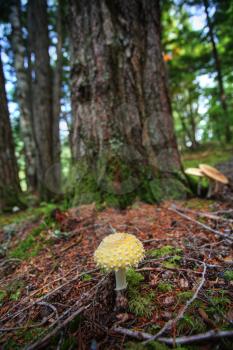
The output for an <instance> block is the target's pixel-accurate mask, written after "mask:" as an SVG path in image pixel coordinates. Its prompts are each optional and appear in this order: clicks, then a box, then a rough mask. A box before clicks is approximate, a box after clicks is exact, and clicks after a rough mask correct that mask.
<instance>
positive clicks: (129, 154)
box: [69, 0, 181, 197]
mask: <svg viewBox="0 0 233 350" xmlns="http://www.w3.org/2000/svg"><path fill="white" fill-rule="evenodd" d="M69 7H70V40H71V48H72V71H71V79H72V80H71V84H72V85H71V93H72V107H73V115H74V134H73V153H74V156H75V159H76V160H77V161H78V164H79V169H80V163H81V162H82V164H85V171H84V174H82V176H83V178H82V180H81V181H80V185H79V186H78V189H79V190H80V191H83V189H84V191H85V190H88V189H87V188H86V187H88V185H89V186H90V187H91V186H93V187H94V188H95V191H97V192H98V191H99V192H100V193H101V194H102V195H103V196H104V197H105V196H106V195H105V193H104V192H105V191H106V192H107V193H108V195H109V192H112V193H116V194H121V195H122V194H125V193H126V192H130V193H131V194H132V193H133V192H134V190H135V187H136V188H137V190H136V192H137V191H138V190H139V188H140V186H139V183H140V177H141V178H142V174H143V176H144V177H145V178H147V179H148V178H150V177H151V178H153V177H157V176H163V177H166V178H167V188H168V187H169V186H168V182H169V179H171V178H172V177H173V176H174V174H175V173H177V172H179V171H180V169H181V163H180V157H179V153H178V150H177V144H176V138H175V135H174V130H173V122H172V116H171V106H170V99H169V93H168V88H167V80H166V73H165V67H164V63H163V59H162V49H161V42H160V39H161V38H160V35H161V31H160V29H161V28H160V9H159V2H158V1H154V2H148V1H143V0H141V1H130V2H125V1H111V2H110V3H109V2H105V1H101V2H100V3H99V2H98V1H82V0H81V1H79V3H77V2H76V1H75V0H70V1H69ZM149 169H151V172H149ZM79 172H80V170H79ZM91 176H92V177H91ZM90 177H91V180H90ZM90 182H91V184H90ZM140 184H141V183H140ZM150 185H151V184H150ZM90 187H89V190H90ZM161 188H162V185H161ZM173 190H174V188H173ZM92 191H93V188H92ZM147 191H148V188H147ZM147 191H145V189H144V191H143V192H144V193H145V192H147ZM134 194H135V193H134ZM154 194H155V192H154ZM79 195H80V194H79ZM108 195H107V196H108ZM145 196H146V195H145ZM155 197H156V194H155Z"/></svg>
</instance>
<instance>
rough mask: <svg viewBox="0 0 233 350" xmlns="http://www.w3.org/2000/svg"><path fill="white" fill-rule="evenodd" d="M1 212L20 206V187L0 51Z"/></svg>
mask: <svg viewBox="0 0 233 350" xmlns="http://www.w3.org/2000/svg"><path fill="white" fill-rule="evenodd" d="M0 106H1V108H0V211H2V210H7V209H10V208H11V207H12V206H13V205H16V204H18V195H19V193H20V185H19V178H18V168H17V162H16V158H15V150H14V143H13V137H12V132H11V125H10V118H9V111H8V105H7V97H6V90H5V79H4V73H3V67H2V61H1V50H0Z"/></svg>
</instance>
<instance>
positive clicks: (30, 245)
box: [8, 224, 47, 260]
mask: <svg viewBox="0 0 233 350" xmlns="http://www.w3.org/2000/svg"><path fill="white" fill-rule="evenodd" d="M46 227H47V226H46V224H41V225H39V226H38V227H37V228H35V229H33V230H32V231H31V233H29V234H28V235H27V237H26V238H25V239H24V240H23V241H21V242H20V243H19V244H18V245H17V247H16V248H14V249H13V250H11V251H10V252H9V254H8V255H9V257H10V258H17V259H21V260H27V259H29V258H31V257H33V256H36V255H37V254H38V253H39V252H40V250H41V249H42V248H43V247H44V244H45V239H44V237H43V236H42V235H41V233H42V232H43V230H44V229H45V228H46Z"/></svg>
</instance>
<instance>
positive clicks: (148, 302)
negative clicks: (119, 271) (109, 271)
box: [126, 269, 155, 317]
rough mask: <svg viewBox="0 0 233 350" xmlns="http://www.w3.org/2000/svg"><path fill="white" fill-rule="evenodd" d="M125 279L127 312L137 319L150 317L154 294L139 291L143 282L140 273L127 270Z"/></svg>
mask: <svg viewBox="0 0 233 350" xmlns="http://www.w3.org/2000/svg"><path fill="white" fill-rule="evenodd" d="M126 277H127V282H128V287H127V293H128V301H129V311H130V312H132V313H134V314H135V315H136V316H139V317H143V316H145V317H150V316H151V315H152V313H153V300H154V298H155V293H154V292H152V291H150V290H149V291H141V286H142V281H143V280H144V277H143V275H142V274H141V273H139V272H136V271H134V270H133V269H129V270H128V271H127V276H126Z"/></svg>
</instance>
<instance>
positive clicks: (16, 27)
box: [10, 0, 37, 192]
mask: <svg viewBox="0 0 233 350" xmlns="http://www.w3.org/2000/svg"><path fill="white" fill-rule="evenodd" d="M20 12H21V11H20V1H18V0H15V1H13V2H12V5H11V8H10V22H11V26H12V35H11V42H12V48H13V51H14V66H15V70H16V77H17V98H18V102H19V108H20V131H21V135H22V139H23V142H24V154H25V173H26V180H27V188H28V190H29V191H32V192H35V191H36V188H37V179H36V159H35V142H34V139H33V131H32V115H31V110H30V94H29V79H28V78H29V76H28V72H27V69H26V67H25V65H24V62H25V58H26V51H25V46H24V42H23V36H22V27H21V22H20Z"/></svg>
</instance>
